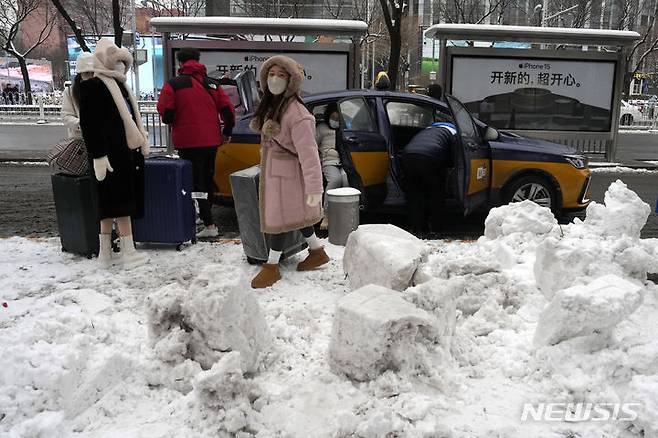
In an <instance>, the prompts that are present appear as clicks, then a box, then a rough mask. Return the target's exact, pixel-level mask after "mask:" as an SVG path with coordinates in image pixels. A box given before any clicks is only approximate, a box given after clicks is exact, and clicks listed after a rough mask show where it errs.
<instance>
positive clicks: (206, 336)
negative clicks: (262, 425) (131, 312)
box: [146, 265, 271, 373]
mask: <svg viewBox="0 0 658 438" xmlns="http://www.w3.org/2000/svg"><path fill="white" fill-rule="evenodd" d="M246 285H247V282H246V281H245V280H244V279H243V278H240V277H239V276H235V275H234V268H232V267H230V266H223V265H207V266H206V267H204V268H203V270H202V271H201V273H200V274H199V275H198V277H197V278H196V279H195V280H194V281H193V282H192V284H191V285H190V291H189V292H188V291H186V290H185V289H183V287H182V286H180V285H177V284H171V285H168V286H165V287H163V288H162V289H160V290H159V291H157V292H155V293H153V294H151V295H150V296H148V297H147V300H146V302H147V304H146V313H147V315H148V318H149V334H150V336H151V339H152V341H153V348H154V351H155V353H156V355H157V357H158V358H159V359H160V360H162V361H164V362H171V363H181V362H182V361H184V360H185V359H187V358H191V359H193V360H195V361H196V362H198V363H199V364H200V365H201V367H202V368H203V369H210V368H211V367H212V365H213V364H214V363H215V362H217V361H218V360H219V359H221V357H222V356H223V355H225V354H226V353H227V352H230V351H239V352H240V357H241V358H242V362H243V363H242V369H243V370H244V371H245V372H251V373H253V372H255V371H257V369H258V367H259V365H260V364H261V362H262V359H263V357H264V355H265V354H266V351H267V349H268V346H269V345H270V339H271V336H270V332H269V328H268V326H267V323H266V321H265V317H264V315H263V313H262V312H261V309H260V306H259V305H258V301H257V300H256V297H255V295H254V293H253V292H252V291H251V289H249V288H248V286H246Z"/></svg>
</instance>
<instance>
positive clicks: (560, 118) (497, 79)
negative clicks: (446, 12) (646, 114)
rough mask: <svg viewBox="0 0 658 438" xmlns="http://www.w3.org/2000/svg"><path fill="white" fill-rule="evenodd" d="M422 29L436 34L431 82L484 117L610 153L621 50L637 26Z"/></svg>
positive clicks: (615, 122)
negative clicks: (510, 45) (436, 56)
mask: <svg viewBox="0 0 658 438" xmlns="http://www.w3.org/2000/svg"><path fill="white" fill-rule="evenodd" d="M426 36H427V37H429V38H435V39H437V40H438V41H439V47H440V49H439V50H440V51H439V78H438V83H439V84H440V85H441V86H442V87H443V89H444V90H445V92H446V93H448V94H452V95H454V96H455V97H457V98H458V99H460V100H461V101H462V102H463V103H464V105H465V106H466V107H467V108H468V109H469V110H470V111H471V112H472V113H473V114H474V115H475V116H476V117H477V118H479V119H480V120H482V121H483V122H485V123H487V124H489V125H491V126H493V127H495V128H497V129H501V130H505V131H511V132H514V133H517V134H520V135H524V136H529V137H536V138H540V139H546V140H551V141H556V142H560V143H563V144H567V145H569V146H572V147H574V148H575V149H577V150H579V151H581V152H583V153H586V154H593V155H605V157H606V158H607V159H608V160H610V161H612V160H614V157H615V153H616V144H617V133H618V128H619V110H620V104H621V94H622V85H623V81H624V72H625V71H626V69H627V65H626V55H627V50H628V48H629V46H631V45H633V44H634V43H635V42H636V41H638V40H639V39H640V35H639V34H638V33H637V32H631V31H616V30H600V29H570V28H557V27H529V26H501V25H477V24H437V25H434V26H432V27H430V28H429V29H427V31H426ZM475 41H477V42H485V43H489V45H488V46H487V44H484V45H482V44H474V43H473V42H475ZM449 42H453V44H452V45H450V44H449ZM455 42H462V44H454V43H455ZM494 42H519V43H526V45H525V47H524V48H521V47H522V46H523V45H521V44H519V48H494V47H493V45H494V44H493V43H494ZM458 45H459V46H458ZM460 46H461V47H460Z"/></svg>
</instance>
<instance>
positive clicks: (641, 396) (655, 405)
mask: <svg viewBox="0 0 658 438" xmlns="http://www.w3.org/2000/svg"><path fill="white" fill-rule="evenodd" d="M626 397H627V401H628V402H629V403H634V404H635V405H634V406H635V407H636V408H638V410H639V412H638V418H637V421H636V422H635V423H636V424H637V425H638V426H639V427H640V428H641V429H642V430H644V436H645V437H656V436H658V374H654V375H652V376H643V375H637V376H633V379H632V380H631V382H630V383H629V384H628V391H627V395H626Z"/></svg>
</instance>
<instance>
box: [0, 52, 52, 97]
mask: <svg viewBox="0 0 658 438" xmlns="http://www.w3.org/2000/svg"><path fill="white" fill-rule="evenodd" d="M26 62H27V73H28V75H29V76H30V85H31V87H32V91H33V92H37V91H39V92H42V91H45V92H48V91H53V69H52V64H51V63H50V61H46V60H43V59H27V60H26ZM7 85H9V86H11V87H17V88H18V90H19V91H20V92H24V90H23V88H24V87H25V85H24V83H23V73H22V72H21V67H20V65H19V64H18V60H17V59H16V58H10V57H6V58H3V57H0V88H2V89H4V88H5V87H6V86H7Z"/></svg>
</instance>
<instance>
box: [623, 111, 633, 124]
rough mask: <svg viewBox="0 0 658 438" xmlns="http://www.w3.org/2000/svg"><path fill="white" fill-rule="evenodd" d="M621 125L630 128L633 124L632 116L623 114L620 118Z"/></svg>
mask: <svg viewBox="0 0 658 438" xmlns="http://www.w3.org/2000/svg"><path fill="white" fill-rule="evenodd" d="M621 124H622V125H625V126H630V125H632V124H633V116H632V115H630V114H624V115H623V116H621Z"/></svg>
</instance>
